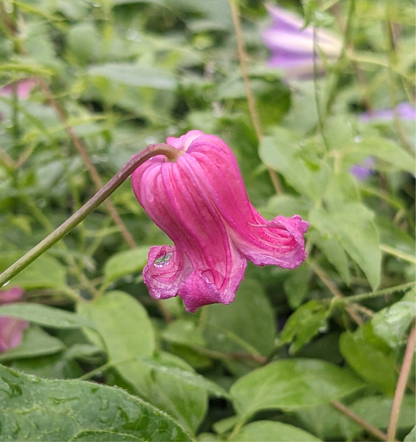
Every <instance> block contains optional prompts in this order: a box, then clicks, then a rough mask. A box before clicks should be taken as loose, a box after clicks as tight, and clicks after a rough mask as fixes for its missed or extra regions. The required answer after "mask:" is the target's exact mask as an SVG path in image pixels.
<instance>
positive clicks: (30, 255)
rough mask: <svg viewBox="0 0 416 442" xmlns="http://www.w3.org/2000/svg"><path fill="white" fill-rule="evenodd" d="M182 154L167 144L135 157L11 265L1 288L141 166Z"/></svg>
mask: <svg viewBox="0 0 416 442" xmlns="http://www.w3.org/2000/svg"><path fill="white" fill-rule="evenodd" d="M180 154H181V153H180V152H179V151H178V150H176V149H175V148H173V147H171V146H168V145H167V144H152V145H150V146H148V147H147V148H146V149H144V150H143V151H142V152H140V153H139V154H137V155H135V156H134V157H133V158H132V159H131V160H130V161H129V162H128V163H126V164H125V165H124V166H123V167H122V168H121V170H120V171H119V172H118V173H117V174H116V175H115V176H114V177H113V178H112V179H111V180H110V181H109V182H108V183H107V184H106V185H105V186H104V187H103V188H102V189H100V190H99V191H98V192H97V193H96V194H95V195H94V196H93V197H92V198H91V199H90V200H89V201H88V202H87V203H85V204H84V205H83V206H82V207H81V208H80V209H79V210H78V211H77V212H75V213H74V214H73V215H72V216H71V217H70V218H68V219H67V220H66V221H65V222H64V223H63V224H61V225H60V226H59V227H58V228H57V229H56V230H54V231H53V232H52V233H51V234H50V235H49V236H47V237H46V238H45V239H44V240H43V241H41V242H40V243H39V244H38V245H37V246H35V247H34V248H33V249H32V250H30V251H29V252H27V253H26V255H24V256H22V257H21V258H20V259H19V260H18V261H16V262H15V263H14V264H13V265H11V266H10V267H9V268H8V269H7V270H5V271H4V272H3V273H2V274H1V275H0V287H2V286H3V285H4V284H6V283H7V282H8V281H10V279H12V278H13V277H14V276H16V275H17V274H18V273H20V272H21V271H22V270H23V269H24V268H26V267H27V266H28V265H29V264H30V263H32V262H33V261H34V260H35V259H36V258H38V257H39V256H40V255H42V254H43V253H45V252H46V251H47V250H48V249H49V248H50V247H52V246H53V245H54V244H56V243H57V242H58V241H59V240H60V239H62V238H63V237H64V236H65V235H67V234H68V233H69V232H70V231H71V230H72V229H73V228H74V227H76V226H77V225H78V224H79V223H80V222H82V221H83V220H84V219H85V218H86V217H87V216H88V215H89V214H90V213H91V212H92V211H93V210H94V209H96V208H97V207H98V206H99V205H100V204H101V203H102V202H103V201H104V200H106V199H107V198H108V197H109V196H110V195H111V194H112V193H113V192H114V191H115V190H116V189H117V188H118V187H120V185H121V184H122V183H124V181H126V179H127V178H128V177H129V176H130V175H131V174H132V173H133V172H134V170H136V169H137V167H139V166H140V165H141V164H143V163H144V162H145V161H147V160H148V159H149V158H152V157H154V156H156V155H165V156H166V157H167V158H168V159H169V160H171V161H175V160H176V158H177V157H178V156H179V155H180Z"/></svg>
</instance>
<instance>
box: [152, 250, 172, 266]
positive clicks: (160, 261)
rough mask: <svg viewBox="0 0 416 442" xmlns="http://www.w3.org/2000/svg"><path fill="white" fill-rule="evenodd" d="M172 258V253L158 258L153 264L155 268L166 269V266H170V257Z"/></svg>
mask: <svg viewBox="0 0 416 442" xmlns="http://www.w3.org/2000/svg"><path fill="white" fill-rule="evenodd" d="M171 256H172V252H169V253H166V254H165V255H162V256H160V257H159V258H156V259H155V260H154V262H153V265H154V266H155V267H165V265H167V264H169V261H170V257H171Z"/></svg>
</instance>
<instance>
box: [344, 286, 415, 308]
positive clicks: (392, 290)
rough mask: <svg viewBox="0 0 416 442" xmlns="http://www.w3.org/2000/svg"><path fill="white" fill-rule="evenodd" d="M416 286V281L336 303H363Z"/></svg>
mask: <svg viewBox="0 0 416 442" xmlns="http://www.w3.org/2000/svg"><path fill="white" fill-rule="evenodd" d="M414 285H416V281H412V282H407V283H406V284H400V285H396V286H394V287H389V288H387V289H383V290H376V291H375V292H368V293H360V294H359V295H353V296H346V297H344V298H342V299H341V298H338V299H336V303H337V304H338V303H350V302H361V301H365V300H367V299H371V298H377V297H378V296H387V295H391V294H392V293H395V292H400V291H406V290H408V289H410V288H411V287H413V286H414Z"/></svg>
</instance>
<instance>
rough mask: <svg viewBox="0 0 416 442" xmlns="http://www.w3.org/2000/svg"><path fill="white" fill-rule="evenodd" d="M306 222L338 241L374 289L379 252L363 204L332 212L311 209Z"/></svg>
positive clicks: (376, 284) (371, 223)
mask: <svg viewBox="0 0 416 442" xmlns="http://www.w3.org/2000/svg"><path fill="white" fill-rule="evenodd" d="M309 221H310V223H311V224H312V225H313V226H314V227H316V228H317V229H318V230H319V232H320V233H321V234H322V235H323V236H329V237H332V236H333V237H335V238H336V239H337V240H339V242H340V243H341V244H342V246H343V247H344V249H345V250H346V251H347V253H348V254H349V255H350V256H351V257H352V258H353V259H354V260H355V261H356V262H357V264H358V265H359V266H360V267H361V269H362V270H363V271H364V273H365V275H366V276H367V279H368V281H369V283H370V285H371V287H372V289H373V290H376V289H377V287H378V285H379V283H380V271H381V252H380V247H379V240H378V235H377V230H376V228H375V226H374V223H373V213H372V212H371V211H370V210H368V209H367V208H366V207H365V206H363V205H362V204H358V203H349V204H346V205H345V206H343V207H342V208H340V209H339V210H338V211H337V212H332V213H328V212H326V211H325V210H324V209H322V208H315V209H312V210H311V212H310V215H309Z"/></svg>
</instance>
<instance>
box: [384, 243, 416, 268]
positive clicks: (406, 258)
mask: <svg viewBox="0 0 416 442" xmlns="http://www.w3.org/2000/svg"><path fill="white" fill-rule="evenodd" d="M380 250H381V251H383V252H385V253H388V254H389V255H393V256H395V257H396V258H400V259H402V260H403V261H407V262H410V263H411V264H414V265H415V264H416V258H415V257H414V256H413V255H410V254H409V253H405V252H402V251H400V250H397V249H395V248H393V247H390V246H388V245H386V244H380Z"/></svg>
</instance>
